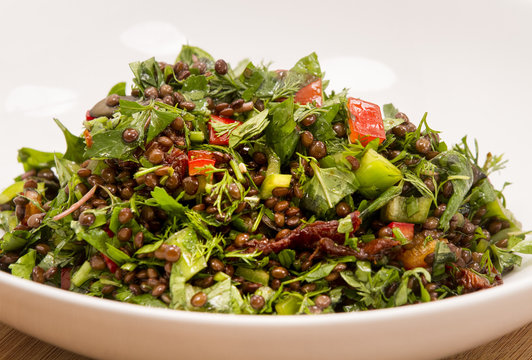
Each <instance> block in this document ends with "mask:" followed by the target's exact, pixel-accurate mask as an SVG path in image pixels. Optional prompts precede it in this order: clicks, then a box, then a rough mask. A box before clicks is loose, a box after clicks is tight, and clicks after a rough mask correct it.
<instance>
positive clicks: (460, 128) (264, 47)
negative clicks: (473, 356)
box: [0, 0, 532, 359]
mask: <svg viewBox="0 0 532 360" xmlns="http://www.w3.org/2000/svg"><path fill="white" fill-rule="evenodd" d="M0 13H1V14H2V15H4V16H3V19H2V21H0V34H1V35H0V39H1V40H2V41H1V44H2V50H1V56H0V72H1V74H2V76H1V79H2V86H1V87H0V99H2V100H1V101H0V153H1V154H2V157H1V158H0V166H1V168H2V177H1V178H0V186H1V187H3V186H6V185H8V184H9V182H10V181H11V178H12V177H13V176H15V175H16V174H18V173H20V172H21V169H20V167H19V165H18V164H17V163H16V150H17V149H18V148H19V147H22V146H31V147H35V148H39V149H42V150H47V151H51V150H59V151H62V150H64V144H63V139H62V135H61V134H60V132H59V131H58V130H57V129H56V128H55V127H54V126H53V125H52V121H51V118H52V117H58V118H59V119H60V120H61V121H62V122H63V123H65V124H66V125H67V126H68V127H69V128H70V129H72V130H75V131H78V130H80V129H81V121H82V120H83V117H84V114H85V111H86V109H88V108H90V107H91V106H92V105H93V104H94V103H95V102H96V101H98V100H100V99H101V98H102V97H103V96H105V95H106V93H107V91H108V89H109V88H110V87H111V86H112V85H113V84H115V83H116V82H119V81H123V80H130V78H131V76H130V74H129V69H128V66H127V63H128V62H131V61H135V60H141V59H145V58H148V57H150V56H152V55H156V56H157V58H158V59H159V60H164V61H173V59H174V58H175V56H176V54H177V52H178V51H179V48H180V45H181V44H182V43H183V42H189V43H190V44H192V45H197V46H201V47H204V48H205V49H206V50H207V51H209V52H211V53H212V54H213V55H214V56H215V57H220V58H225V59H227V60H230V61H231V62H236V61H237V60H239V59H241V58H243V57H250V58H251V59H253V60H256V61H260V60H262V59H264V60H266V61H269V60H272V61H274V65H273V66H277V67H279V68H286V67H288V66H290V65H291V64H293V63H294V62H295V61H296V60H297V59H298V58H299V57H301V56H303V55H306V54H307V53H309V52H311V51H316V52H317V53H318V55H319V57H320V60H321V63H322V68H323V69H324V70H325V71H326V77H327V78H329V79H331V85H330V87H331V88H334V89H341V88H342V87H350V88H351V89H352V91H351V94H352V95H353V96H358V97H361V98H364V99H367V100H369V101H372V102H376V103H379V104H383V103H386V102H391V101H393V102H394V104H395V105H396V106H397V107H399V108H400V109H401V110H402V111H404V112H406V113H407V114H409V116H410V118H411V119H413V120H414V121H418V120H419V119H420V118H421V116H422V114H423V113H424V112H425V111H428V112H429V124H430V125H431V127H433V128H436V129H439V130H443V134H442V137H443V138H444V139H445V140H446V141H447V142H448V143H452V142H455V141H458V140H459V139H460V137H461V136H462V135H463V134H468V136H469V138H471V139H473V138H477V139H478V140H479V143H480V146H481V152H482V153H485V152H486V151H488V150H489V151H492V152H493V153H496V154H498V153H505V154H506V157H507V158H508V159H510V164H509V165H508V168H507V169H506V170H505V171H504V172H503V173H502V174H501V175H499V174H495V176H494V177H493V180H494V183H495V184H496V186H498V187H501V186H502V184H503V183H504V181H510V182H512V183H513V185H512V186H511V187H509V188H507V189H506V190H505V194H506V198H507V201H508V205H509V207H510V208H511V209H512V210H514V212H515V213H516V215H517V216H518V218H520V219H521V220H522V221H523V223H524V226H525V228H527V229H532V222H531V221H530V216H529V214H530V211H529V207H530V205H529V203H530V201H531V200H532V196H531V195H532V190H531V187H530V185H529V184H530V180H529V179H530V178H531V175H532V169H531V168H532V167H531V166H530V160H529V154H530V150H529V143H530V141H529V140H528V139H529V138H530V134H531V133H532V132H531V130H532V125H531V120H530V118H529V117H530V115H529V114H530V111H529V105H528V104H529V102H530V99H532V86H531V84H532V67H531V66H530V64H532V48H531V47H530V43H531V40H532V39H531V38H532V23H531V22H530V21H529V19H530V18H531V16H532V1H530V0H521V1H506V2H502V1H467V2H464V1H446V2H444V3H440V2H427V1H421V0H412V1H408V2H393V1H372V2H368V1H329V2H323V1H313V0H306V1H291V2H286V1H277V0H275V1H272V0H270V1H268V2H253V3H251V2H248V1H225V2H223V4H222V3H221V2H214V1H213V2H201V1H196V2H187V4H178V3H176V2H175V1H159V2H157V3H154V4H150V3H148V2H146V1H127V2H107V1H91V2H81V3H78V2H75V3H74V2H69V1H55V2H53V3H50V2H38V1H34V2H19V3H11V4H9V5H8V4H7V3H2V4H1V5H0ZM529 263H530V259H528V260H527V261H525V266H523V267H522V268H520V269H517V270H516V271H515V272H514V273H512V274H511V275H510V276H509V277H508V278H506V280H505V284H504V285H503V286H501V287H497V288H494V289H489V290H485V291H481V292H478V293H474V294H469V295H465V296H461V297H458V298H453V299H447V300H443V301H438V302H435V303H428V304H420V305H415V306H408V307H402V308H397V309H386V310H377V311H370V312H363V313H349V314H333V315H321V316H305V317H257V316H231V315H215V314H198V313H185V312H178V311H165V310H160V309H149V308H143V307H140V306H135V305H129V304H124V303H118V302H112V301H108V300H101V299H94V298H90V297H87V296H82V295H78V294H73V293H68V292H65V291H61V290H58V289H53V288H50V287H46V286H43V285H39V284H35V283H32V282H30V281H25V280H21V279H18V278H14V277H12V276H10V275H8V274H5V273H0V321H2V322H5V323H6V324H9V325H11V326H14V327H16V328H17V329H19V330H21V331H24V332H26V333H28V334H30V335H33V336H36V337H38V338H40V339H43V340H45V341H48V342H50V343H52V344H55V345H58V346H61V347H64V348H67V349H69V350H72V351H75V352H78V353H81V354H85V355H88V356H91V357H95V358H108V359H111V358H112V359H117V358H118V359H122V358H123V359H126V358H127V359H145V358H160V359H164V358H182V359H191V358H197V359H200V358H204V359H210V358H215V357H216V358H220V359H225V358H231V359H244V358H254V359H271V358H275V357H277V358H292V359H314V358H316V359H317V358H321V359H323V358H334V357H336V358H366V357H371V358H374V359H378V358H383V359H384V358H394V359H397V358H409V359H417V358H419V359H427V358H437V357H442V356H446V355H450V354H452V353H456V352H459V351H463V350H466V349H468V348H471V347H474V346H476V345H480V344H481V343H483V342H486V341H488V340H490V339H493V338H496V337H498V336H501V335H502V334H504V333H506V332H509V331H511V330H513V329H516V328H517V327H519V326H522V325H524V324H526V323H527V322H530V321H531V320H532V306H531V305H530V304H531V303H532V266H526V265H527V264H528V265H530V264H529Z"/></svg>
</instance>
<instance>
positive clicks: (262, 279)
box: [235, 266, 270, 285]
mask: <svg viewBox="0 0 532 360" xmlns="http://www.w3.org/2000/svg"><path fill="white" fill-rule="evenodd" d="M235 275H237V276H242V277H243V278H244V279H246V280H247V281H251V282H254V283H259V284H262V285H268V281H269V280H270V275H269V274H268V273H267V272H266V271H264V270H253V269H248V268H245V267H241V266H240V267H237V268H236V271H235Z"/></svg>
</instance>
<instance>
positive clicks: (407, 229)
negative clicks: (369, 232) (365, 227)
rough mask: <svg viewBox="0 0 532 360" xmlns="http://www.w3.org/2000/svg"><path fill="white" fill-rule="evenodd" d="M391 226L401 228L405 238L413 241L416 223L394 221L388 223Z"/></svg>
mask: <svg viewBox="0 0 532 360" xmlns="http://www.w3.org/2000/svg"><path fill="white" fill-rule="evenodd" d="M388 227H389V228H391V229H393V228H398V229H399V230H401V233H402V234H403V236H404V237H405V238H407V239H408V240H410V241H412V240H414V224H410V223H402V222H392V223H390V225H388Z"/></svg>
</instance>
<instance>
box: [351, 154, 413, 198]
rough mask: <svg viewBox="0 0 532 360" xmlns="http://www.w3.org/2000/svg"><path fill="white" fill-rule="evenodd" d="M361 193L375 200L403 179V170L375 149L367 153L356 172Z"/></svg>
mask: <svg viewBox="0 0 532 360" xmlns="http://www.w3.org/2000/svg"><path fill="white" fill-rule="evenodd" d="M355 175H356V176H357V179H358V180H359V181H360V189H358V191H360V193H361V194H362V195H364V196H366V197H368V198H371V199H374V198H376V197H377V196H378V195H379V194H380V193H382V192H383V191H384V190H386V189H388V188H389V187H390V186H392V185H394V184H396V183H397V182H398V181H400V180H401V179H402V177H403V176H402V174H401V170H399V169H398V168H397V167H396V166H395V165H393V164H392V163H391V162H389V161H388V160H387V159H386V158H385V157H384V156H382V155H380V154H379V153H377V152H376V151H375V150H373V149H369V150H368V151H366V153H365V154H364V156H363V157H362V160H361V161H360V167H359V168H358V170H357V171H356V172H355Z"/></svg>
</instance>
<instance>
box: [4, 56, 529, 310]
mask: <svg viewBox="0 0 532 360" xmlns="http://www.w3.org/2000/svg"><path fill="white" fill-rule="evenodd" d="M130 67H131V70H132V72H133V75H134V78H133V85H132V87H131V91H130V92H129V94H128V95H126V83H123V82H122V83H119V84H117V85H115V86H114V87H113V88H112V89H111V91H110V92H109V94H108V96H107V97H105V98H104V99H103V100H101V101H100V102H98V103H97V104H96V105H95V106H94V107H93V108H91V109H90V110H89V111H87V114H86V119H85V120H84V122H83V130H82V134H81V135H80V136H76V135H74V134H72V133H71V132H70V131H69V130H68V129H66V128H65V126H63V124H62V123H61V122H60V121H58V120H55V122H56V124H57V125H58V126H59V128H60V129H61V131H62V132H63V134H64V136H65V139H66V143H67V149H66V151H65V152H64V153H58V152H43V151H39V150H35V149H31V148H22V149H20V150H19V153H18V160H19V161H20V162H21V163H22V164H23V166H24V171H25V172H24V174H22V175H20V176H19V177H17V178H16V179H15V182H14V183H13V184H12V185H11V186H9V187H8V188H7V189H5V190H4V191H3V193H1V194H0V211H1V212H0V226H1V227H2V229H3V230H4V234H3V236H2V238H1V240H0V249H1V250H0V270H3V271H7V272H10V273H11V274H13V275H15V276H18V277H21V278H25V279H31V280H33V281H35V282H38V283H42V284H46V285H50V286H55V287H59V288H62V289H65V290H70V291H74V292H78V293H83V294H87V295H90V296H95V297H102V298H108V299H114V300H118V301H124V302H129V303H134V304H140V305H146V306H153V307H163V308H171V309H178V310H190V311H203V312H218V313H238V314H281V315H286V314H318V313H331V312H351V311H361V310H370V309H379V308H387V307H394V306H402V305H407V304H414V303H420V302H429V301H435V300H439V299H444V298H448V297H452V296H456V295H461V294H465V293H469V292H474V291H478V290H482V289H486V288H490V287H493V286H497V285H500V284H502V282H503V280H502V275H503V274H504V273H506V272H509V271H511V270H512V269H513V268H514V266H518V265H520V263H521V257H520V256H519V255H517V254H516V252H521V253H532V242H531V240H530V239H528V240H527V239H525V233H524V232H523V231H522V229H521V225H520V223H519V222H518V221H517V220H516V219H515V218H514V216H513V215H512V214H511V213H510V212H509V211H508V210H507V209H506V208H505V206H504V198H503V197H502V193H501V192H500V191H497V190H495V189H494V187H493V186H492V184H491V183H490V181H489V179H488V178H487V176H488V175H489V174H490V173H491V172H493V171H496V170H499V169H501V168H502V167H503V166H504V163H505V161H503V160H502V157H500V156H493V155H491V154H488V157H487V159H486V162H485V163H484V164H481V163H479V159H478V147H477V146H476V145H477V144H476V142H475V150H472V149H471V148H470V147H469V146H468V143H467V139H466V138H465V137H464V138H463V140H462V143H460V144H458V145H456V146H454V147H452V148H449V147H448V146H447V145H446V144H445V142H443V141H442V140H441V139H440V136H439V132H438V131H435V130H433V129H431V128H430V127H429V125H428V123H427V114H425V116H424V117H423V118H422V119H421V121H420V122H419V125H418V126H416V125H415V124H414V123H413V122H411V121H410V119H409V118H408V116H407V115H405V114H404V113H402V112H400V111H399V110H398V109H397V108H395V107H394V106H393V105H392V104H387V105H384V106H383V107H382V111H381V108H380V107H379V106H378V105H376V104H373V103H371V102H368V101H366V100H362V99H358V98H355V97H350V96H349V95H348V91H347V90H343V91H341V92H334V91H331V92H327V91H326V88H327V85H328V82H327V81H326V80H325V79H324V78H323V73H322V70H321V68H320V64H319V62H318V58H317V56H316V54H315V53H312V54H310V55H308V56H306V57H303V58H302V59H300V60H299V61H298V62H297V63H296V64H295V65H294V67H292V68H291V69H289V70H270V69H268V67H267V66H265V65H257V64H253V63H251V62H250V61H247V60H244V61H242V62H241V63H240V64H238V65H237V66H236V67H235V68H232V67H231V66H230V65H229V64H227V63H226V62H225V61H224V60H221V59H220V60H215V59H214V58H213V57H212V56H211V55H209V54H208V53H207V52H205V51H203V50H201V49H199V48H196V47H192V46H183V48H182V50H181V52H180V54H179V56H178V57H177V59H176V62H175V64H167V63H164V62H157V61H156V60H155V59H154V58H151V59H148V60H146V61H142V62H135V63H132V64H130Z"/></svg>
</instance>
